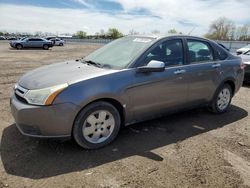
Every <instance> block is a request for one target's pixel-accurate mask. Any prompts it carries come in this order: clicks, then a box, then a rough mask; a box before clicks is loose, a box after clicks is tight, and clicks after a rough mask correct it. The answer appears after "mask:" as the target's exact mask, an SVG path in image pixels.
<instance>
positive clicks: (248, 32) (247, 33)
mask: <svg viewBox="0 0 250 188" xmlns="http://www.w3.org/2000/svg"><path fill="white" fill-rule="evenodd" d="M236 39H237V40H249V39H250V25H243V26H241V27H238V28H237V31H236Z"/></svg>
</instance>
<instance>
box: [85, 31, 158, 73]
mask: <svg viewBox="0 0 250 188" xmlns="http://www.w3.org/2000/svg"><path fill="white" fill-rule="evenodd" d="M154 40H155V39H153V38H148V37H135V36H128V37H123V38H120V39H117V40H115V41H113V42H111V43H109V44H107V45H105V46H104V47H102V48H100V49H98V50H96V51H94V52H93V53H91V54H90V55H88V56H87V57H85V58H84V61H92V62H95V63H98V64H100V65H101V66H103V67H105V66H106V67H110V68H114V69H123V68H125V67H126V66H127V65H128V64H129V63H131V61H132V60H134V58H136V57H137V56H138V55H139V54H140V53H141V52H142V51H143V50H144V49H146V48H147V47H149V46H150V45H151V44H152V43H153V42H154Z"/></svg>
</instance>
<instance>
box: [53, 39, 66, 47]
mask: <svg viewBox="0 0 250 188" xmlns="http://www.w3.org/2000/svg"><path fill="white" fill-rule="evenodd" d="M50 41H52V43H53V45H54V46H64V43H65V42H64V40H62V39H59V38H52V39H50Z"/></svg>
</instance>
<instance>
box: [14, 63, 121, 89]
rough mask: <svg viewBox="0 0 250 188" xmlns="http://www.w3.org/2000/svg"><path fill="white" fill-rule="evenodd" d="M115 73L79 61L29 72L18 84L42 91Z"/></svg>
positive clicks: (111, 70) (57, 64)
mask: <svg viewBox="0 0 250 188" xmlns="http://www.w3.org/2000/svg"><path fill="white" fill-rule="evenodd" d="M116 71H118V70H113V69H103V68H99V67H95V66H93V65H87V64H83V63H82V62H81V61H69V62H63V63H56V64H52V65H48V66H44V67H41V68H38V69H35V70H33V71H30V72H28V73H26V74H24V75H23V76H22V77H21V78H20V80H19V81H18V84H19V85H20V86H22V87H24V88H26V89H31V90H32V89H42V88H47V87H51V86H56V85H60V84H65V83H68V84H69V85H70V84H72V83H76V82H79V81H82V80H86V79H90V78H94V77H98V76H102V75H105V74H110V73H113V72H116Z"/></svg>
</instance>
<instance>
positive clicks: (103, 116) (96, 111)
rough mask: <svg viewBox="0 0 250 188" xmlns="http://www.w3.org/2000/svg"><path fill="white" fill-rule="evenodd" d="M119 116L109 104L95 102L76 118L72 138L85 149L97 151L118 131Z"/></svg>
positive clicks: (113, 137) (110, 140)
mask: <svg viewBox="0 0 250 188" xmlns="http://www.w3.org/2000/svg"><path fill="white" fill-rule="evenodd" d="M120 123H121V120H120V114H119V112H118V110H117V109H116V108H115V107H114V106H113V105H112V104H110V103H107V102H102V101H99V102H95V103H92V104H90V105H88V106H87V107H85V108H84V109H83V110H82V111H81V112H80V114H79V115H78V116H77V118H76V120H75V123H74V127H73V131H72V134H73V137H74V139H75V141H76V142H77V144H78V145H80V146H81V147H83V148H85V149H97V148H100V147H103V146H105V145H107V144H109V143H110V142H112V141H113V140H114V139H115V137H116V136H117V134H118V132H119V130H120Z"/></svg>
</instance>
